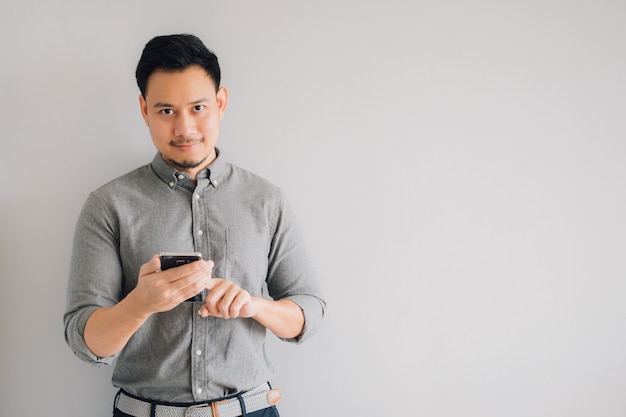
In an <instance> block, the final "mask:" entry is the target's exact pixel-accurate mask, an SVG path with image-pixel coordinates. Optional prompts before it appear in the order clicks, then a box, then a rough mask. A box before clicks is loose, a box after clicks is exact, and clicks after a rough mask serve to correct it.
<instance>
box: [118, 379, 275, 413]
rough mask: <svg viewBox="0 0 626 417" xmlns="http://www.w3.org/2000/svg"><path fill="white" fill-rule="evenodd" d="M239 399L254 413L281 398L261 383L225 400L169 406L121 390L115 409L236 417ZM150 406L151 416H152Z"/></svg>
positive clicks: (133, 411) (239, 408)
mask: <svg viewBox="0 0 626 417" xmlns="http://www.w3.org/2000/svg"><path fill="white" fill-rule="evenodd" d="M240 398H241V400H242V401H243V403H244V405H245V407H246V413H253V412H255V411H258V410H262V409H264V408H268V407H271V406H273V405H275V404H276V403H277V402H278V401H280V399H281V396H280V390H278V389H270V386H269V384H263V385H261V386H260V387H257V388H254V389H252V390H250V391H246V392H244V393H241V394H237V396H235V397H232V398H228V399H224V400H218V401H212V402H208V403H201V404H191V405H168V404H162V403H158V402H151V401H146V400H140V399H138V398H134V397H131V396H129V395H127V394H126V393H124V392H123V391H120V394H119V397H118V399H117V404H116V408H117V409H118V410H120V411H122V412H123V413H126V414H129V415H131V416H135V417H151V416H153V417H238V416H241V415H242V414H243V412H242V409H241V403H240V402H239V401H240ZM153 406H154V407H155V412H154V415H152V414H151V409H152V407H153Z"/></svg>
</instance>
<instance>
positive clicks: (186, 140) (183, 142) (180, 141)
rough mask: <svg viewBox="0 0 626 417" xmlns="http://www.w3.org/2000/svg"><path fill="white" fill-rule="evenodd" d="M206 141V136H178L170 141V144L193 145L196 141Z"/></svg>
mask: <svg viewBox="0 0 626 417" xmlns="http://www.w3.org/2000/svg"><path fill="white" fill-rule="evenodd" d="M202 141H204V138H178V139H175V140H171V141H170V145H173V146H180V145H191V144H194V143H200V142H202Z"/></svg>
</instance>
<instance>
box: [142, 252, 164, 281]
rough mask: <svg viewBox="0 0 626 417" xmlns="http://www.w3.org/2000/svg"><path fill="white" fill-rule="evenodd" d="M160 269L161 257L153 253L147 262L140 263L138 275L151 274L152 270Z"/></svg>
mask: <svg viewBox="0 0 626 417" xmlns="http://www.w3.org/2000/svg"><path fill="white" fill-rule="evenodd" d="M160 269H161V258H160V257H159V255H154V256H152V258H151V259H150V260H149V261H148V262H146V263H145V264H143V265H141V267H140V268H139V275H140V276H141V275H148V274H152V273H154V272H158V271H159V270H160Z"/></svg>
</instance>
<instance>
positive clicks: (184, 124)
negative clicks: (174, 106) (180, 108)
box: [174, 112, 196, 137]
mask: <svg viewBox="0 0 626 417" xmlns="http://www.w3.org/2000/svg"><path fill="white" fill-rule="evenodd" d="M195 133H196V123H195V121H194V119H193V116H192V115H190V114H188V113H184V112H183V113H179V114H178V117H177V118H176V123H175V125H174V135H176V137H191V136H194V134H195Z"/></svg>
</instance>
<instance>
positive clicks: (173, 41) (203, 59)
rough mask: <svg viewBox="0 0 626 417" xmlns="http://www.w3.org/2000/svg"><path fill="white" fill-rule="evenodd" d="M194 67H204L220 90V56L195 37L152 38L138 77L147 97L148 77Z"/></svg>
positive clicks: (185, 35) (138, 81) (142, 92)
mask: <svg viewBox="0 0 626 417" xmlns="http://www.w3.org/2000/svg"><path fill="white" fill-rule="evenodd" d="M192 65H198V66H200V67H202V68H203V69H204V70H205V71H206V73H207V74H208V75H209V77H211V79H212V80H213V83H214V84H215V89H216V90H217V89H218V88H219V86H220V78H221V73H220V65H219V63H218V61H217V56H215V54H214V53H213V52H212V51H210V50H209V49H208V48H207V47H206V46H205V45H204V43H203V42H202V40H200V38H198V37H197V36H195V35H190V34H176V35H164V36H157V37H154V38H152V39H151V40H150V41H149V42H148V43H147V44H146V46H145V47H144V49H143V52H142V54H141V58H139V63H138V64H137V70H136V71H135V77H136V79H137V86H138V87H139V91H141V94H142V95H143V96H144V97H145V96H146V85H147V84H148V78H150V76H151V75H152V73H153V72H155V71H157V70H163V71H182V70H184V69H186V68H187V67H190V66H192Z"/></svg>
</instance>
